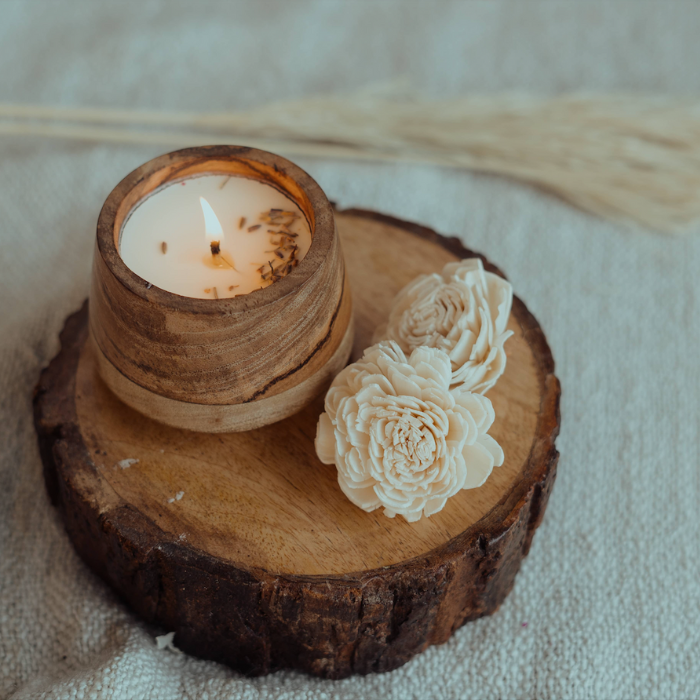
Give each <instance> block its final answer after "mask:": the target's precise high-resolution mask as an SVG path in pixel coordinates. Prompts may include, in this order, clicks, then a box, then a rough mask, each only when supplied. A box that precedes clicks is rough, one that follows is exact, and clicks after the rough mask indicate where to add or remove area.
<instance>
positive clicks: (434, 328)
mask: <svg viewBox="0 0 700 700" xmlns="http://www.w3.org/2000/svg"><path fill="white" fill-rule="evenodd" d="M512 303H513V288H512V287H511V285H510V283H509V282H507V281H506V280H504V279H503V278H502V277H499V276H498V275H494V274H492V273H491V272H484V267H483V265H482V263H481V260H480V259H479V258H470V259H468V260H462V261H461V262H454V263H448V264H447V265H445V267H444V268H443V270H442V274H436V273H434V274H432V275H421V276H420V277H417V278H416V279H415V280H413V281H412V282H410V283H409V284H407V285H406V286H405V287H404V288H403V289H402V290H401V291H400V292H399V293H398V295H397V297H396V299H395V300H394V304H393V307H392V309H391V313H390V315H389V322H388V323H387V325H386V326H383V327H381V328H378V329H377V332H376V333H375V336H374V341H375V342H377V341H379V340H383V339H387V340H394V341H395V342H397V343H398V344H399V346H400V347H401V348H402V349H403V350H404V352H407V353H409V352H411V350H413V349H414V348H417V347H421V346H427V347H431V348H440V349H442V350H444V351H445V352H447V354H448V355H449V356H450V362H451V365H452V382H451V383H452V385H453V386H463V387H464V388H465V389H468V390H469V391H475V392H478V393H479V394H484V393H486V392H487V391H488V390H489V389H490V388H491V387H492V386H493V385H494V384H495V383H496V381H497V380H498V378H499V377H500V376H501V375H502V374H503V371H504V370H505V367H506V354H505V351H504V350H503V344H504V343H505V341H506V340H507V339H508V338H510V336H511V335H512V331H507V330H506V326H507V325H508V317H509V316H510V307H511V305H512Z"/></svg>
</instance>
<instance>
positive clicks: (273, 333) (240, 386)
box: [89, 146, 353, 432]
mask: <svg viewBox="0 0 700 700" xmlns="http://www.w3.org/2000/svg"><path fill="white" fill-rule="evenodd" d="M205 173H221V174H228V175H238V176H243V177H248V178H253V179H257V180H262V181H264V182H267V183H269V184H271V185H273V186H275V187H276V188H277V189H279V190H281V191H283V192H284V193H285V194H286V195H287V196H288V197H289V198H290V199H292V200H293V201H294V202H295V203H296V204H297V205H298V206H299V208H300V209H301V211H302V212H303V214H304V216H305V217H306V219H307V221H308V223H309V226H310V228H311V235H312V242H311V247H310V249H309V251H308V253H307V254H306V256H305V257H304V258H303V260H301V262H300V263H299V265H298V266H297V267H296V268H295V269H294V270H293V271H292V272H291V273H290V274H288V275H287V276H286V277H283V278H282V279H280V280H278V281H277V282H275V283H274V284H272V285H270V286H269V287H266V288H265V289H261V290H258V291H255V292H252V293H250V294H246V295H241V296H238V297H234V298H231V299H193V298H189V297H183V296H180V295H178V294H173V293H171V292H167V291H165V290H163V289H159V288H158V287H155V286H152V285H150V284H149V283H148V281H147V280H144V279H143V278H141V277H139V276H138V275H137V274H136V273H134V272H133V271H131V270H130V269H129V268H128V267H127V266H126V264H125V263H124V261H123V260H122V258H121V257H120V255H119V238H120V234H121V230H122V227H123V225H124V223H125V221H126V219H127V218H128V215H129V213H130V212H131V211H132V210H133V209H134V208H135V207H136V206H138V204H139V203H140V202H141V201H143V199H144V198H145V197H147V196H148V195H150V194H151V193H152V192H154V191H155V190H156V189H158V188H160V187H162V186H164V185H166V184H167V183H170V182H172V181H173V180H180V179H183V178H187V177H192V176H196V175H199V174H205ZM89 324H90V342H91V343H92V346H93V350H94V353H95V357H96V362H97V366H98V368H99V373H100V375H101V376H102V378H103V380H104V381H105V383H106V384H107V386H108V387H109V388H110V389H111V390H112V391H113V392H114V393H115V394H116V395H117V396H118V397H119V398H120V399H121V400H122V401H124V403H126V404H127V405H129V406H131V407H132V408H134V409H136V410H137V411H139V412H141V413H143V414H146V415H148V416H149V417H151V418H154V419H156V420H158V421H160V422H162V423H165V424H167V425H171V426H174V427H179V428H187V429H189V430H196V431H200V432H231V431H241V430H251V429H253V428H258V427H261V426H264V425H267V424H269V423H273V422H275V421H278V420H281V419H283V418H286V417H287V416H289V415H291V414H293V413H296V412H297V411H299V410H300V409H301V408H303V407H304V406H306V405H307V404H308V403H309V402H310V401H312V400H313V399H314V398H315V397H316V396H318V395H319V394H320V393H322V392H323V391H324V390H325V389H326V387H327V386H328V384H329V383H330V381H331V379H332V378H333V376H334V375H335V374H337V372H338V371H339V370H340V369H341V368H342V367H343V366H344V365H345V363H346V362H347V360H348V357H349V355H350V351H351V349H352V343H353V324H352V302H351V295H350V291H349V287H348V282H347V280H346V275H345V263H344V260H343V254H342V250H341V247H340V241H339V238H338V233H337V230H336V225H335V219H334V214H333V209H332V207H331V205H330V203H329V201H328V199H327V198H326V196H325V194H324V193H323V191H322V190H321V188H320V187H319V186H318V184H317V183H316V182H315V181H314V180H313V179H312V178H311V177H310V176H309V175H308V174H307V173H305V172H304V171H303V170H301V168H298V167H297V166H296V165H294V164H293V163H291V162H289V161H288V160H285V159H284V158H281V157H280V156H277V155H274V154H272V153H267V152H265V151H259V150H255V149H251V148H244V147H238V146H205V147H199V148H188V149H184V150H180V151H175V152H173V153H168V154H166V155H163V156H160V157H159V158H155V159H154V160H152V161H150V162H148V163H146V164H144V165H142V166H141V167H140V168H137V169H136V170H134V171H133V172H132V173H131V174H129V175H128V176H127V177H126V178H124V180H122V181H121V182H120V183H119V184H118V185H117V187H116V188H115V189H114V190H113V191H112V193H111V194H110V195H109V197H108V198H107V200H106V202H105V204H104V207H103V208H102V212H101V213H100V217H99V220H98V223H97V245H96V247H95V257H94V263H93V272H92V287H91V291H90V322H89Z"/></svg>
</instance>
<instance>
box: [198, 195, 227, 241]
mask: <svg viewBox="0 0 700 700" xmlns="http://www.w3.org/2000/svg"><path fill="white" fill-rule="evenodd" d="M199 203H200V204H201V205H202V214H204V232H205V235H206V237H207V241H209V242H211V241H219V242H221V241H222V240H223V238H224V230H223V228H221V223H220V222H219V220H218V219H217V218H216V214H215V213H214V210H213V209H212V208H211V204H209V202H207V200H206V199H204V197H200V198H199Z"/></svg>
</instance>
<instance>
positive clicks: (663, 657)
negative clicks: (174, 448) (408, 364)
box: [0, 0, 700, 700]
mask: <svg viewBox="0 0 700 700" xmlns="http://www.w3.org/2000/svg"><path fill="white" fill-rule="evenodd" d="M698 36H700V5H699V4H698V3H697V2H691V3H677V2H668V1H666V2H661V1H659V2H657V3H648V2H643V1H640V0H637V1H635V2H623V1H618V2H608V3H598V2H585V3H584V2H581V3H575V2H558V3H556V2H554V3H552V2H541V1H539V0H529V1H528V2H513V3H508V2H498V1H492V0H490V1H489V2H483V3H482V2H466V1H464V2H454V3H441V2H434V1H432V2H429V1H428V0H425V2H413V3H411V2H405V3H400V4H398V3H394V2H381V1H380V2H372V3H370V2H366V3H365V2H359V1H358V0H353V1H352V2H301V1H287V2H274V3H268V2H250V3H230V2H221V3H216V4H214V3H206V2H196V3H195V2H191V3H180V2H173V1H169V2H133V3H130V2H126V3H125V2H119V3H114V2H112V3H98V2H85V3H75V2H52V1H49V0H47V1H46V2H32V1H29V2H27V1H26V0H25V1H23V2H9V1H7V0H4V1H3V2H0V99H2V100H6V101H15V102H40V103H45V104H63V105H96V106H114V107H140V108H154V109H161V108H162V109H200V108H206V109H212V110H215V109H226V108H234V107H248V106H255V105H259V104H262V103H264V102H266V101H268V100H271V99H274V98H285V97H297V96H301V95H307V94H311V93H316V92H323V91H330V90H350V89H355V88H359V87H361V86H363V85H365V84H367V83H368V82H372V81H384V80H391V79H395V78H398V77H400V76H402V75H408V76H409V77H410V78H411V79H412V80H413V82H414V84H415V85H416V86H417V87H419V88H422V89H423V90H425V91H427V92H428V93H430V94H434V95H458V94H463V93H466V92H468V91H499V90H506V89H508V90H523V91H536V92H544V93H557V92H560V91H565V90H574V89H577V90H599V91H605V90H651V91H656V92H660V93H665V92H669V93H684V92H690V93H694V94H695V95H698V94H700V70H698V67H699V66H700V42H698V40H697V39H698ZM163 150H165V149H163V148H162V147H155V148H148V147H131V146H114V145H110V146H94V145H86V144H83V145H76V144H72V143H68V142H62V141H48V140H41V139H32V138H9V137H1V136H0V302H1V306H0V697H2V698H9V697H11V698H35V697H52V698H90V697H100V698H102V697H104V698H149V699H151V698H158V699H160V698H182V697H192V698H195V697H196V698H224V697H227V698H270V699H271V698H278V699H281V698H284V699H285V700H292V699H301V698H304V699H306V700H312V699H314V700H315V699H320V698H335V697H337V698H348V699H349V698H355V697H378V698H396V699H398V698H421V699H422V698H697V697H698V696H699V695H700V565H699V563H698V562H699V558H700V553H699V550H700V545H699V544H698V543H699V541H700V510H699V508H698V504H699V503H700V466H699V465H700V460H699V455H698V446H699V444H700V442H699V438H698V428H699V427H700V381H699V371H698V363H699V361H698V347H700V308H699V306H698V302H699V294H698V290H699V287H700V282H699V270H700V230H699V231H698V232H697V235H693V236H690V237H687V238H682V239H681V238H678V239H672V238H664V237H661V236H659V235H656V234H653V233H649V232H645V231H641V232H639V231H636V232H635V231H630V230H624V229H622V228H620V227H618V226H615V225H612V224H608V223H606V222H603V221H600V220H598V219H595V218H593V217H590V216H587V215H585V214H583V213H580V212H578V211H576V210H574V209H572V208H570V207H569V206H567V205H566V204H564V203H562V202H560V201H557V200H556V199H553V198H551V197H549V196H547V195H546V194H543V193H540V192H538V191H534V190H532V189H530V188H528V187H525V186H521V185H518V184H514V183H511V182H508V181H505V180H501V179H497V178H493V177H488V176H482V175H472V174H465V173H459V172H456V171H452V170H442V169H439V168H432V167H419V166H415V167H412V166H408V165H397V166H392V165H387V164H383V165H380V164H377V165H375V164H368V163H363V164H354V163H346V162H343V163H340V162H337V163H336V162H328V161H326V162H322V161H316V160H311V159H298V162H299V163H300V165H301V166H302V167H304V168H305V169H307V170H308V171H309V172H310V173H311V174H312V175H313V176H314V177H315V178H316V179H317V180H318V181H319V183H320V184H321V186H322V187H323V188H324V189H325V190H326V192H327V193H328V195H329V197H331V198H332V199H334V200H336V201H337V202H338V203H339V204H340V205H341V206H360V207H365V208H374V209H378V210H381V211H384V212H387V213H391V214H394V215H397V216H400V217H404V218H408V219H412V220H417V221H419V222H422V223H425V224H428V225H429V226H432V227H434V228H436V229H437V230H439V231H441V232H444V233H448V234H456V235H459V236H461V237H462V238H463V240H464V241H465V243H466V244H467V245H468V246H469V247H471V248H474V249H476V250H479V251H482V252H484V253H485V254H486V255H487V256H488V257H489V258H490V259H491V260H492V261H493V262H494V263H496V264H497V265H499V266H500V267H502V268H503V269H504V270H505V271H506V272H507V274H508V275H509V277H510V279H511V281H512V283H513V286H514V288H515V291H516V293H517V294H518V295H519V296H521V297H522V298H523V299H524V300H525V302H526V303H527V304H528V306H529V307H530V309H531V310H532V311H533V313H534V314H535V315H536V316H537V318H538V319H539V321H540V323H541V324H542V326H543V328H544V329H545V332H546V333H547V335H548V338H549V341H550V344H551V346H552V349H553V352H554V356H555V359H556V362H557V373H558V375H559V377H560V378H561V381H562V386H563V404H562V415H563V430H562V433H561V437H560V438H559V444H558V446H559V449H560V451H561V455H562V456H561V461H560V466H559V476H558V478H557V483H556V486H555V488H554V492H553V495H552V498H551V500H550V503H549V508H548V511H547V514H546V517H545V520H544V523H543V525H542V527H541V528H540V530H539V532H538V533H537V535H536V537H535V540H534V544H533V547H532V551H531V553H530V555H529V557H528V558H527V560H526V562H525V564H524V567H523V569H522V571H521V573H520V574H519V575H518V578H517V581H516V585H515V589H514V591H513V592H512V594H511V595H510V597H509V598H508V599H507V601H506V602H505V604H504V605H503V607H502V608H501V610H500V611H499V612H498V613H497V614H496V615H494V616H493V617H491V618H489V619H484V620H480V621H478V622H475V623H471V624H469V625H467V626H466V627H464V628H462V629H461V630H459V631H458V632H457V633H456V634H455V635H454V637H453V638H452V639H451V640H450V642H449V643H447V644H446V645H444V646H441V647H433V648H431V649H429V650H428V651H426V652H425V653H424V654H422V655H420V656H419V657H417V658H416V659H414V660H413V661H412V662H410V663H409V664H407V665H406V666H404V667H403V668H401V669H399V670H397V671H395V672H394V673H390V674H384V675H373V676H368V677H364V678H352V679H347V680H344V681H341V682H330V681H322V680H318V679H315V678H309V677H306V676H303V675H300V674H296V673H287V672H282V673H277V674H275V675H272V676H269V677H266V678H258V679H247V678H244V677H241V676H239V675H237V674H235V673H233V672H232V671H230V670H229V669H227V668H225V667H223V666H220V665H217V664H214V663H208V662H204V661H200V660H197V659H193V658H190V657H188V656H186V655H176V654H173V653H171V652H168V651H159V650H157V648H156V646H155V644H154V635H155V634H160V633H162V630H154V629H151V628H149V627H147V626H145V625H143V624H142V623H140V622H139V621H138V620H137V619H136V618H135V617H134V616H133V615H132V614H131V613H130V612H129V611H128V610H127V609H126V608H125V607H124V606H123V605H122V604H121V603H120V602H118V601H117V600H116V599H115V597H114V595H112V593H111V592H110V591H109V590H107V588H106V587H105V586H104V585H103V584H102V583H101V581H99V580H97V579H96V578H95V577H94V576H93V575H92V574H91V573H90V572H89V571H88V570H87V569H86V567H85V566H84V565H83V564H82V562H81V561H80V560H79V559H78V557H77V556H76V554H75V553H74V551H73V549H72V548H71V545H70V543H69V541H68V539H67V537H66V535H65V533H64V531H63V527H62V525H61V523H60V522H59V520H58V518H57V515H56V513H55V512H54V510H53V509H52V508H51V506H50V505H49V503H48V500H47V497H46V494H45V491H44V486H43V481H42V475H41V464H40V460H39V453H38V450H37V446H36V442H35V436H34V429H33V426H32V418H31V393H32V388H33V386H34V384H35V382H36V381H37V378H38V375H39V372H40V370H41V368H42V367H43V366H44V365H46V363H47V362H48V361H49V360H50V359H51V357H52V356H53V355H54V354H55V353H56V351H57V349H58V342H57V335H58V332H59V331H60V329H61V327H62V324H63V320H64V318H65V316H66V315H67V314H68V313H69V312H71V311H73V310H75V309H76V308H77V307H78V306H79V305H80V303H81V302H82V300H83V298H84V297H85V296H86V295H87V291H88V280H89V272H90V262H91V252H92V245H93V237H94V229H95V222H96V218H97V214H98V212H99V209H100V206H101V204H102V202H103V200H104V199H105V197H106V195H107V194H108V193H109V191H110V190H111V189H112V187H113V186H114V185H115V184H116V183H117V182H118V181H119V180H120V179H121V178H122V177H123V176H124V175H126V174H127V173H128V172H129V171H130V170H132V169H133V168H134V167H136V166H137V165H139V164H140V163H142V162H144V161H146V160H148V159H150V158H152V157H154V156H155V155H157V154H158V153H160V152H162V151H163ZM525 622H527V623H528V624H527V626H524V623H525ZM175 642H176V643H177V638H176V639H175Z"/></svg>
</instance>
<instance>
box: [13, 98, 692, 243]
mask: <svg viewBox="0 0 700 700" xmlns="http://www.w3.org/2000/svg"><path fill="white" fill-rule="evenodd" d="M0 118H3V121H0V133H5V134H22V133H23V134H34V135H44V136H59V137H64V138H78V139H83V140H90V141H118V142H130V143H159V144H172V145H198V144H202V143H214V142H216V143H246V144H247V145H251V146H255V147H259V148H265V149H267V150H274V151H278V152H281V153H285V154H289V155H296V156H299V155H308V156H315V157H331V158H361V159H370V160H377V159H379V160H408V161H414V162H423V163H436V164H439V165H443V166H451V167H457V168H466V169H470V170H478V171H482V172H490V173H498V174H501V175H507V176H510V177H514V178H517V179H520V180H525V181H527V182H530V183H533V184H535V185H537V186H539V187H543V188H545V189H547V190H549V191H552V192H555V193H556V194H558V195H559V196H561V197H563V198H564V199H566V200H568V201H569V202H571V203H572V204H575V205H576V206H579V207H581V208H582V209H585V210H587V211H591V212H594V213H596V214H599V215H600V216H604V217H606V218H609V219H613V220H617V221H622V222H636V223H638V224H642V225H645V226H649V227H651V228H655V229H658V230H660V231H665V232H673V233H677V232H682V231H686V230H688V229H689V228H690V227H692V226H693V224H695V223H696V222H697V221H698V219H700V101H698V100H694V99H678V98H670V97H668V98H651V97H640V96H565V97H557V98H549V99H539V98H531V97H513V96H492V97H468V98H462V99H454V100H434V101H427V100H418V99H396V98H394V97H388V96H386V95H384V94H377V93H374V92H371V91H369V92H362V93H358V94H355V95H349V96H329V97H317V98H308V99H302V100H297V101H289V102H281V103H276V104H270V105H265V106H264V107H260V108H258V109H254V110H249V111H244V112H230V113H221V114H216V113H210V114H207V113H203V114H198V113H182V112H171V113H168V112H137V111H131V110H109V109H87V108H85V109H82V108H79V109H67V108H56V107H40V106H31V105H1V104H0ZM56 122H60V123H56ZM134 126H139V127H141V128H140V129H139V130H135V129H134V128H133V127H134Z"/></svg>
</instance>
